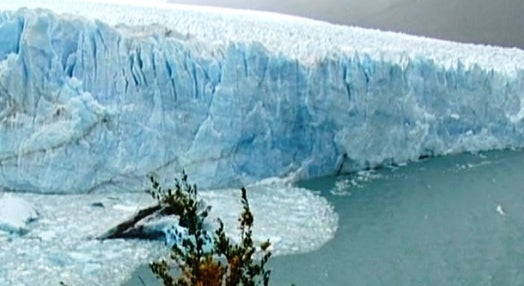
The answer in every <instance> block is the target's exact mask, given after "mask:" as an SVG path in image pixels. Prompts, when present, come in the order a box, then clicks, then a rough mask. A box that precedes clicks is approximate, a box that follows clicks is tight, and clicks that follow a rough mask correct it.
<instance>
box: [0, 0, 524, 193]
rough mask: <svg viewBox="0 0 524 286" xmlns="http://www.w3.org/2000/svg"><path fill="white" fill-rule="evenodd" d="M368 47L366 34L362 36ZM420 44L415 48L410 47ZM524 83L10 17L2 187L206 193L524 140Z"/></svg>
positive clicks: (404, 63) (2, 17) (408, 63)
mask: <svg viewBox="0 0 524 286" xmlns="http://www.w3.org/2000/svg"><path fill="white" fill-rule="evenodd" d="M362 40H366V39H362ZM407 49H409V47H407ZM523 79H524V74H523V73H522V70H517V71H514V72H511V73H510V72H504V71H497V70H493V69H486V68H482V67H481V66H479V65H468V66H466V65H464V64H462V63H461V62H460V61H458V62H457V63H456V64H455V65H452V66H449V65H447V66H446V65H442V64H439V63H438V62H436V61H435V60H433V59H429V58H425V57H417V56H415V57H411V56H408V54H406V56H403V57H400V58H399V60H398V61H392V60H384V59H381V58H380V57H376V56H370V55H368V54H367V53H366V52H365V51H362V52H358V51H357V52H356V53H348V54H340V53H338V54H334V55H331V56H326V57H323V58H319V59H317V60H316V61H315V62H303V61H300V60H299V59H296V58H295V59H294V58H289V57H286V56H284V55H283V54H281V53H275V52H270V51H269V50H267V49H266V48H265V47H264V46H263V45H262V44H260V43H257V42H249V43H243V42H241V41H231V42H229V44H228V45H227V46H225V47H221V48H220V49H219V48H215V47H214V46H213V43H199V45H195V41H194V39H190V38H188V37H186V36H184V35H182V34H180V33H177V32H176V31H172V30H169V29H167V28H162V27H125V26H120V27H112V26H109V25H107V24H104V23H103V22H100V21H96V20H86V19H82V18H78V17H73V16H57V15H54V14H52V13H51V12H49V11H45V10H19V11H17V12H0V186H1V187H3V188H5V189H11V190H19V191H33V192H58V193H69V192H97V191H104V190H141V189H142V188H143V187H144V186H145V185H144V182H145V180H144V178H145V176H146V175H147V174H151V173H154V174H157V175H160V176H163V175H166V174H168V175H169V176H171V175H172V174H173V171H179V170H181V169H182V168H184V169H185V170H186V171H187V172H188V173H189V174H190V176H191V177H192V178H193V179H194V181H195V182H197V183H198V184H199V185H200V186H202V187H210V186H213V187H226V186H227V187H237V186H240V185H243V184H247V183H251V182H255V181H258V180H261V179H264V178H268V177H275V176H277V177H284V176H289V175H291V174H294V175H295V176H296V177H297V178H309V177H313V176H320V175H329V174H334V173H335V172H337V171H338V169H339V168H340V166H343V168H344V169H345V170H356V169H360V168H364V167H373V166H377V165H381V164H385V163H391V162H405V161H409V160H416V159H417V158H419V156H422V155H440V154H448V153H457V152H463V151H478V150H488V149H501V148H515V147H522V146H524V140H523V139H524V136H523V135H524V125H523V121H522V118H524V111H523V110H524V109H523V106H524V104H523V103H522V102H523V97H524V83H523V82H524V81H523Z"/></svg>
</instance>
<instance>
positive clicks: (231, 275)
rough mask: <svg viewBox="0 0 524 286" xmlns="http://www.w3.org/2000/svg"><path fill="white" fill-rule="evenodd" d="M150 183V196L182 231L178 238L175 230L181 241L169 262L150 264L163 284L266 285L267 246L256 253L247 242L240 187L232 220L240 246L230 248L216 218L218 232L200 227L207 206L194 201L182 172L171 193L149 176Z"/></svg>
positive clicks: (248, 222)
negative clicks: (237, 208) (173, 268)
mask: <svg viewBox="0 0 524 286" xmlns="http://www.w3.org/2000/svg"><path fill="white" fill-rule="evenodd" d="M150 180H151V185H152V190H150V194H151V195H152V196H153V197H154V198H155V199H157V200H158V202H159V204H160V205H161V206H163V207H164V210H165V211H164V212H165V214H174V215H177V216H178V217H179V224H180V226H181V227H184V228H185V229H187V233H184V234H182V233H180V232H179V231H175V235H176V236H177V237H180V238H181V241H179V242H178V243H175V244H174V245H173V246H172V248H171V254H170V257H169V258H170V259H169V260H166V259H163V260H160V261H157V262H153V263H151V264H150V268H151V270H152V271H153V273H155V275H156V276H157V277H158V278H160V279H161V280H162V281H163V283H164V285H166V286H172V285H177V286H193V285H196V286H233V285H243V286H255V285H268V283H269V276H270V274H271V271H270V270H267V269H266V268H265V267H266V264H267V262H268V260H269V258H270V256H271V252H270V251H269V246H270V242H269V240H268V241H265V242H264V243H262V244H261V245H260V246H259V248H258V249H257V247H256V246H255V243H254V242H253V239H252V227H253V223H254V217H253V214H252V212H251V210H250V208H249V201H248V199H247V191H246V189H245V188H242V189H241V202H242V205H243V210H242V212H241V215H240V217H239V219H238V221H239V228H240V243H239V244H235V243H233V242H232V241H231V240H230V239H229V238H228V237H227V236H226V234H225V232H224V224H223V223H222V221H221V220H220V219H217V221H218V228H217V229H216V230H215V231H214V232H213V233H210V232H209V231H207V230H206V229H204V223H205V220H206V219H207V217H208V215H209V211H210V210H211V206H204V205H203V204H202V202H201V201H200V200H199V199H198V197H197V187H196V186H195V185H191V184H189V183H188V181H187V175H186V174H185V173H182V178H181V180H178V179H175V187H174V188H173V189H170V188H169V189H164V188H163V187H162V186H160V184H159V183H158V181H157V180H156V179H155V178H154V177H150ZM206 246H212V247H206ZM258 251H260V252H261V253H260V255H259V254H258V253H257V252H258ZM172 261H173V262H174V264H175V266H177V268H178V272H177V275H176V276H174V275H172V274H171V264H172V263H170V262H172Z"/></svg>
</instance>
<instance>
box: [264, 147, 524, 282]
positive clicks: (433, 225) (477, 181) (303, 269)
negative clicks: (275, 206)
mask: <svg viewBox="0 0 524 286" xmlns="http://www.w3.org/2000/svg"><path fill="white" fill-rule="evenodd" d="M375 175H377V176H378V178H375V179H373V180H371V181H369V182H367V183H361V184H360V187H353V188H349V192H350V194H348V195H343V196H340V195H333V194H332V193H331V192H330V190H333V189H336V188H335V184H336V182H337V181H338V182H340V181H343V179H342V178H323V179H316V180H312V181H308V182H303V183H301V185H302V186H305V187H308V188H311V189H314V190H319V191H320V192H321V193H322V195H324V196H326V197H327V198H328V199H329V201H330V202H331V203H333V204H334V205H335V208H336V211H337V212H338V214H339V216H340V218H339V229H338V231H337V234H336V237H335V238H334V239H333V240H332V241H330V242H328V243H327V244H326V245H324V246H323V247H322V248H321V249H319V250H318V251H315V252H312V253H308V254H304V255H294V256H284V257H275V258H274V259H273V262H272V267H273V269H274V270H273V275H272V282H273V283H272V284H273V285H290V284H291V283H296V284H297V285H524V152H522V151H504V152H489V153H482V154H477V155H471V154H469V155H458V156H447V157H440V158H432V159H430V160H427V161H424V162H418V163H412V164H409V165H407V166H405V167H401V168H396V169H382V170H378V171H377V172H376V173H375ZM339 184H340V183H339Z"/></svg>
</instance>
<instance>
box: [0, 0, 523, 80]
mask: <svg viewBox="0 0 524 286" xmlns="http://www.w3.org/2000/svg"><path fill="white" fill-rule="evenodd" d="M22 7H28V8H45V9H50V10H53V11H55V12H58V13H67V14H74V15H78V16H83V17H87V18H91V19H99V20H101V21H103V22H106V23H108V24H110V25H118V24H126V25H132V26H137V25H138V26H144V25H145V26H147V25H153V24H160V25H162V26H166V27H168V28H170V29H173V30H174V31H176V32H177V33H179V34H181V35H186V36H188V38H190V39H194V41H196V43H195V44H196V47H199V48H201V49H202V52H203V53H205V51H209V50H210V49H212V50H214V51H216V49H219V50H220V49H221V48H224V47H226V46H227V45H229V44H231V43H237V42H238V43H253V42H257V43H260V44H262V45H263V46H264V47H265V48H266V49H268V50H269V51H271V52H275V53H279V54H282V55H284V56H286V57H289V58H295V59H297V60H299V61H301V62H316V61H317V60H318V59H322V58H325V57H337V55H340V54H353V53H355V52H358V53H361V54H367V55H369V56H371V57H374V58H376V59H382V60H386V61H395V62H398V61H400V62H403V61H404V60H405V59H407V58H414V57H424V58H429V59H432V60H434V61H435V62H436V63H438V64H441V65H444V66H447V67H450V66H455V65H456V64H457V63H458V61H459V60H460V62H461V63H462V64H464V65H466V66H470V65H474V64H476V65H479V66H481V67H483V68H488V69H493V70H496V71H500V72H506V73H513V72H515V71H517V70H519V69H522V68H523V67H524V51H522V50H520V49H517V48H511V49H509V48H501V47H493V46H483V45H473V44H460V43H454V42H449V41H443V40H436V39H429V38H424V37H417V36H410V35H406V34H400V33H393V32H383V31H379V30H370V29H363V28H358V27H347V26H341V25H333V24H329V23H326V22H321V21H316V20H311V19H306V18H301V17H296V16H289V15H281V14H276V13H270V12H260V11H250V10H234V9H227V8H216V7H204V6H188V5H180V4H171V3H165V2H163V1H161V0H155V1H141V0H132V1H125V2H124V1H119V0H110V1H101V0H83V1H72V0H60V1H45V0H13V1H2V2H1V3H0V10H15V9H19V8H22Z"/></svg>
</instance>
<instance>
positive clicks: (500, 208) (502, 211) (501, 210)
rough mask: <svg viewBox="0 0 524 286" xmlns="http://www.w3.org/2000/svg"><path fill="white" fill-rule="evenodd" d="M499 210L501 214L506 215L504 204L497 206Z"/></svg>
mask: <svg viewBox="0 0 524 286" xmlns="http://www.w3.org/2000/svg"><path fill="white" fill-rule="evenodd" d="M497 212H498V213H499V214H500V215H506V212H505V211H504V210H503V209H502V206H501V205H498V206H497Z"/></svg>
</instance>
